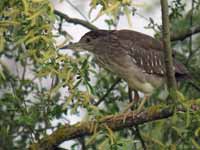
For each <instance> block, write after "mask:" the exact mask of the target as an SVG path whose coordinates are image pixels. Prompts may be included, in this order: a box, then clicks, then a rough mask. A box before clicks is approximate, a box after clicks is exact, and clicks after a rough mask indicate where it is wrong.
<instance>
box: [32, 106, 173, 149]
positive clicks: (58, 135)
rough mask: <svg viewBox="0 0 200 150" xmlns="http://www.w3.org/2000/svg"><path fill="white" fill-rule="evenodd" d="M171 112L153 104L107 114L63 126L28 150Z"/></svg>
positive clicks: (170, 113)
mask: <svg viewBox="0 0 200 150" xmlns="http://www.w3.org/2000/svg"><path fill="white" fill-rule="evenodd" d="M172 114H173V111H172V108H171V107H165V108H159V107H155V106H154V107H151V108H148V109H146V110H145V111H142V112H139V113H137V112H133V111H132V112H129V113H125V114H120V115H115V116H114V115H113V116H107V117H105V118H103V119H101V120H100V121H98V122H94V121H88V122H81V123H78V124H75V125H72V126H63V127H61V128H59V129H57V130H56V131H55V132H53V133H52V134H51V135H49V136H47V137H44V138H43V139H42V140H41V141H40V142H39V143H35V144H33V145H31V147H30V150H53V148H54V147H55V146H58V145H59V144H61V143H62V142H64V141H66V140H71V139H74V138H80V137H83V136H87V135H91V134H94V133H96V132H98V131H100V130H102V129H105V127H108V128H110V129H111V130H113V131H115V130H120V129H124V128H129V127H133V126H135V125H139V124H143V123H145V122H150V121H155V120H159V119H163V118H168V117H170V116H172Z"/></svg>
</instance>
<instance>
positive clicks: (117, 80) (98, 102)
mask: <svg viewBox="0 0 200 150" xmlns="http://www.w3.org/2000/svg"><path fill="white" fill-rule="evenodd" d="M120 81H121V79H120V78H117V79H116V81H115V82H114V83H113V84H112V86H111V87H110V88H109V89H108V90H107V92H106V93H105V94H104V95H103V96H102V97H101V98H100V99H99V100H98V101H97V102H96V103H95V104H94V106H98V105H99V104H100V103H101V102H103V101H104V99H105V98H106V97H107V96H108V95H109V94H110V92H111V91H112V90H113V89H114V88H115V86H116V85H117V84H118V83H119V82H120Z"/></svg>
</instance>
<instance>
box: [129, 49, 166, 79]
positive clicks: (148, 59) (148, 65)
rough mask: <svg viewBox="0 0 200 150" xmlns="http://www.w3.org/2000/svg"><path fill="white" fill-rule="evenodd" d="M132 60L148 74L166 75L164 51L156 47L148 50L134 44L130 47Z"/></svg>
mask: <svg viewBox="0 0 200 150" xmlns="http://www.w3.org/2000/svg"><path fill="white" fill-rule="evenodd" d="M129 55H130V57H131V58H132V59H131V60H132V62H133V63H134V64H136V65H137V66H138V67H140V68H141V69H142V71H143V72H145V73H148V74H156V75H160V76H164V75H165V64H164V59H163V53H162V52H161V51H157V50H154V49H149V50H146V49H144V48H142V47H138V46H132V48H131V49H129Z"/></svg>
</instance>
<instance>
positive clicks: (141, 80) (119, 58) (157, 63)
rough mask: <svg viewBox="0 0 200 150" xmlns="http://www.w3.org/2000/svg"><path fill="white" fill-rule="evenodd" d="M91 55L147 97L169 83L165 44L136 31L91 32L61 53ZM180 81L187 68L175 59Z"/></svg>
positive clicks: (176, 76)
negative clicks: (68, 50) (78, 52)
mask: <svg viewBox="0 0 200 150" xmlns="http://www.w3.org/2000/svg"><path fill="white" fill-rule="evenodd" d="M66 48H67V49H72V50H75V51H89V52H91V53H93V55H94V57H95V59H96V62H97V64H99V65H100V66H101V67H103V68H105V69H107V70H109V71H111V72H113V73H114V74H116V75H117V76H119V77H120V78H122V79H124V80H125V81H126V82H127V83H128V86H129V87H130V88H131V89H132V90H136V91H140V92H142V93H144V94H145V95H148V96H150V95H152V94H153V93H154V91H155V90H156V89H157V88H159V87H161V86H162V85H163V84H165V83H166V69H165V62H164V52H163V49H164V47H163V44H162V42H161V41H159V40H157V39H155V38H153V37H151V36H149V35H146V34H143V33H140V32H137V31H133V30H100V29H99V30H92V31H89V32H87V33H86V34H85V35H83V36H82V37H81V39H80V40H79V41H78V42H76V43H69V44H68V45H66V46H64V47H63V48H62V49H66ZM173 69H174V72H175V78H176V80H177V81H179V80H181V79H184V78H187V77H188V74H189V73H188V70H187V68H186V67H185V66H184V65H183V64H182V63H180V62H179V61H178V60H177V59H176V58H175V56H174V55H173Z"/></svg>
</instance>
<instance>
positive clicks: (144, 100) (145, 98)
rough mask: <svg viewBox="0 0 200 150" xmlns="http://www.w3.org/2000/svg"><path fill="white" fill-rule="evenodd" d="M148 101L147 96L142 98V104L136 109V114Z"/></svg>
mask: <svg viewBox="0 0 200 150" xmlns="http://www.w3.org/2000/svg"><path fill="white" fill-rule="evenodd" d="M148 99H149V95H144V97H143V98H142V102H141V103H140V105H139V107H138V108H137V110H136V111H137V112H140V111H141V110H142V108H143V107H144V104H145V103H146V101H147V100H148Z"/></svg>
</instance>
